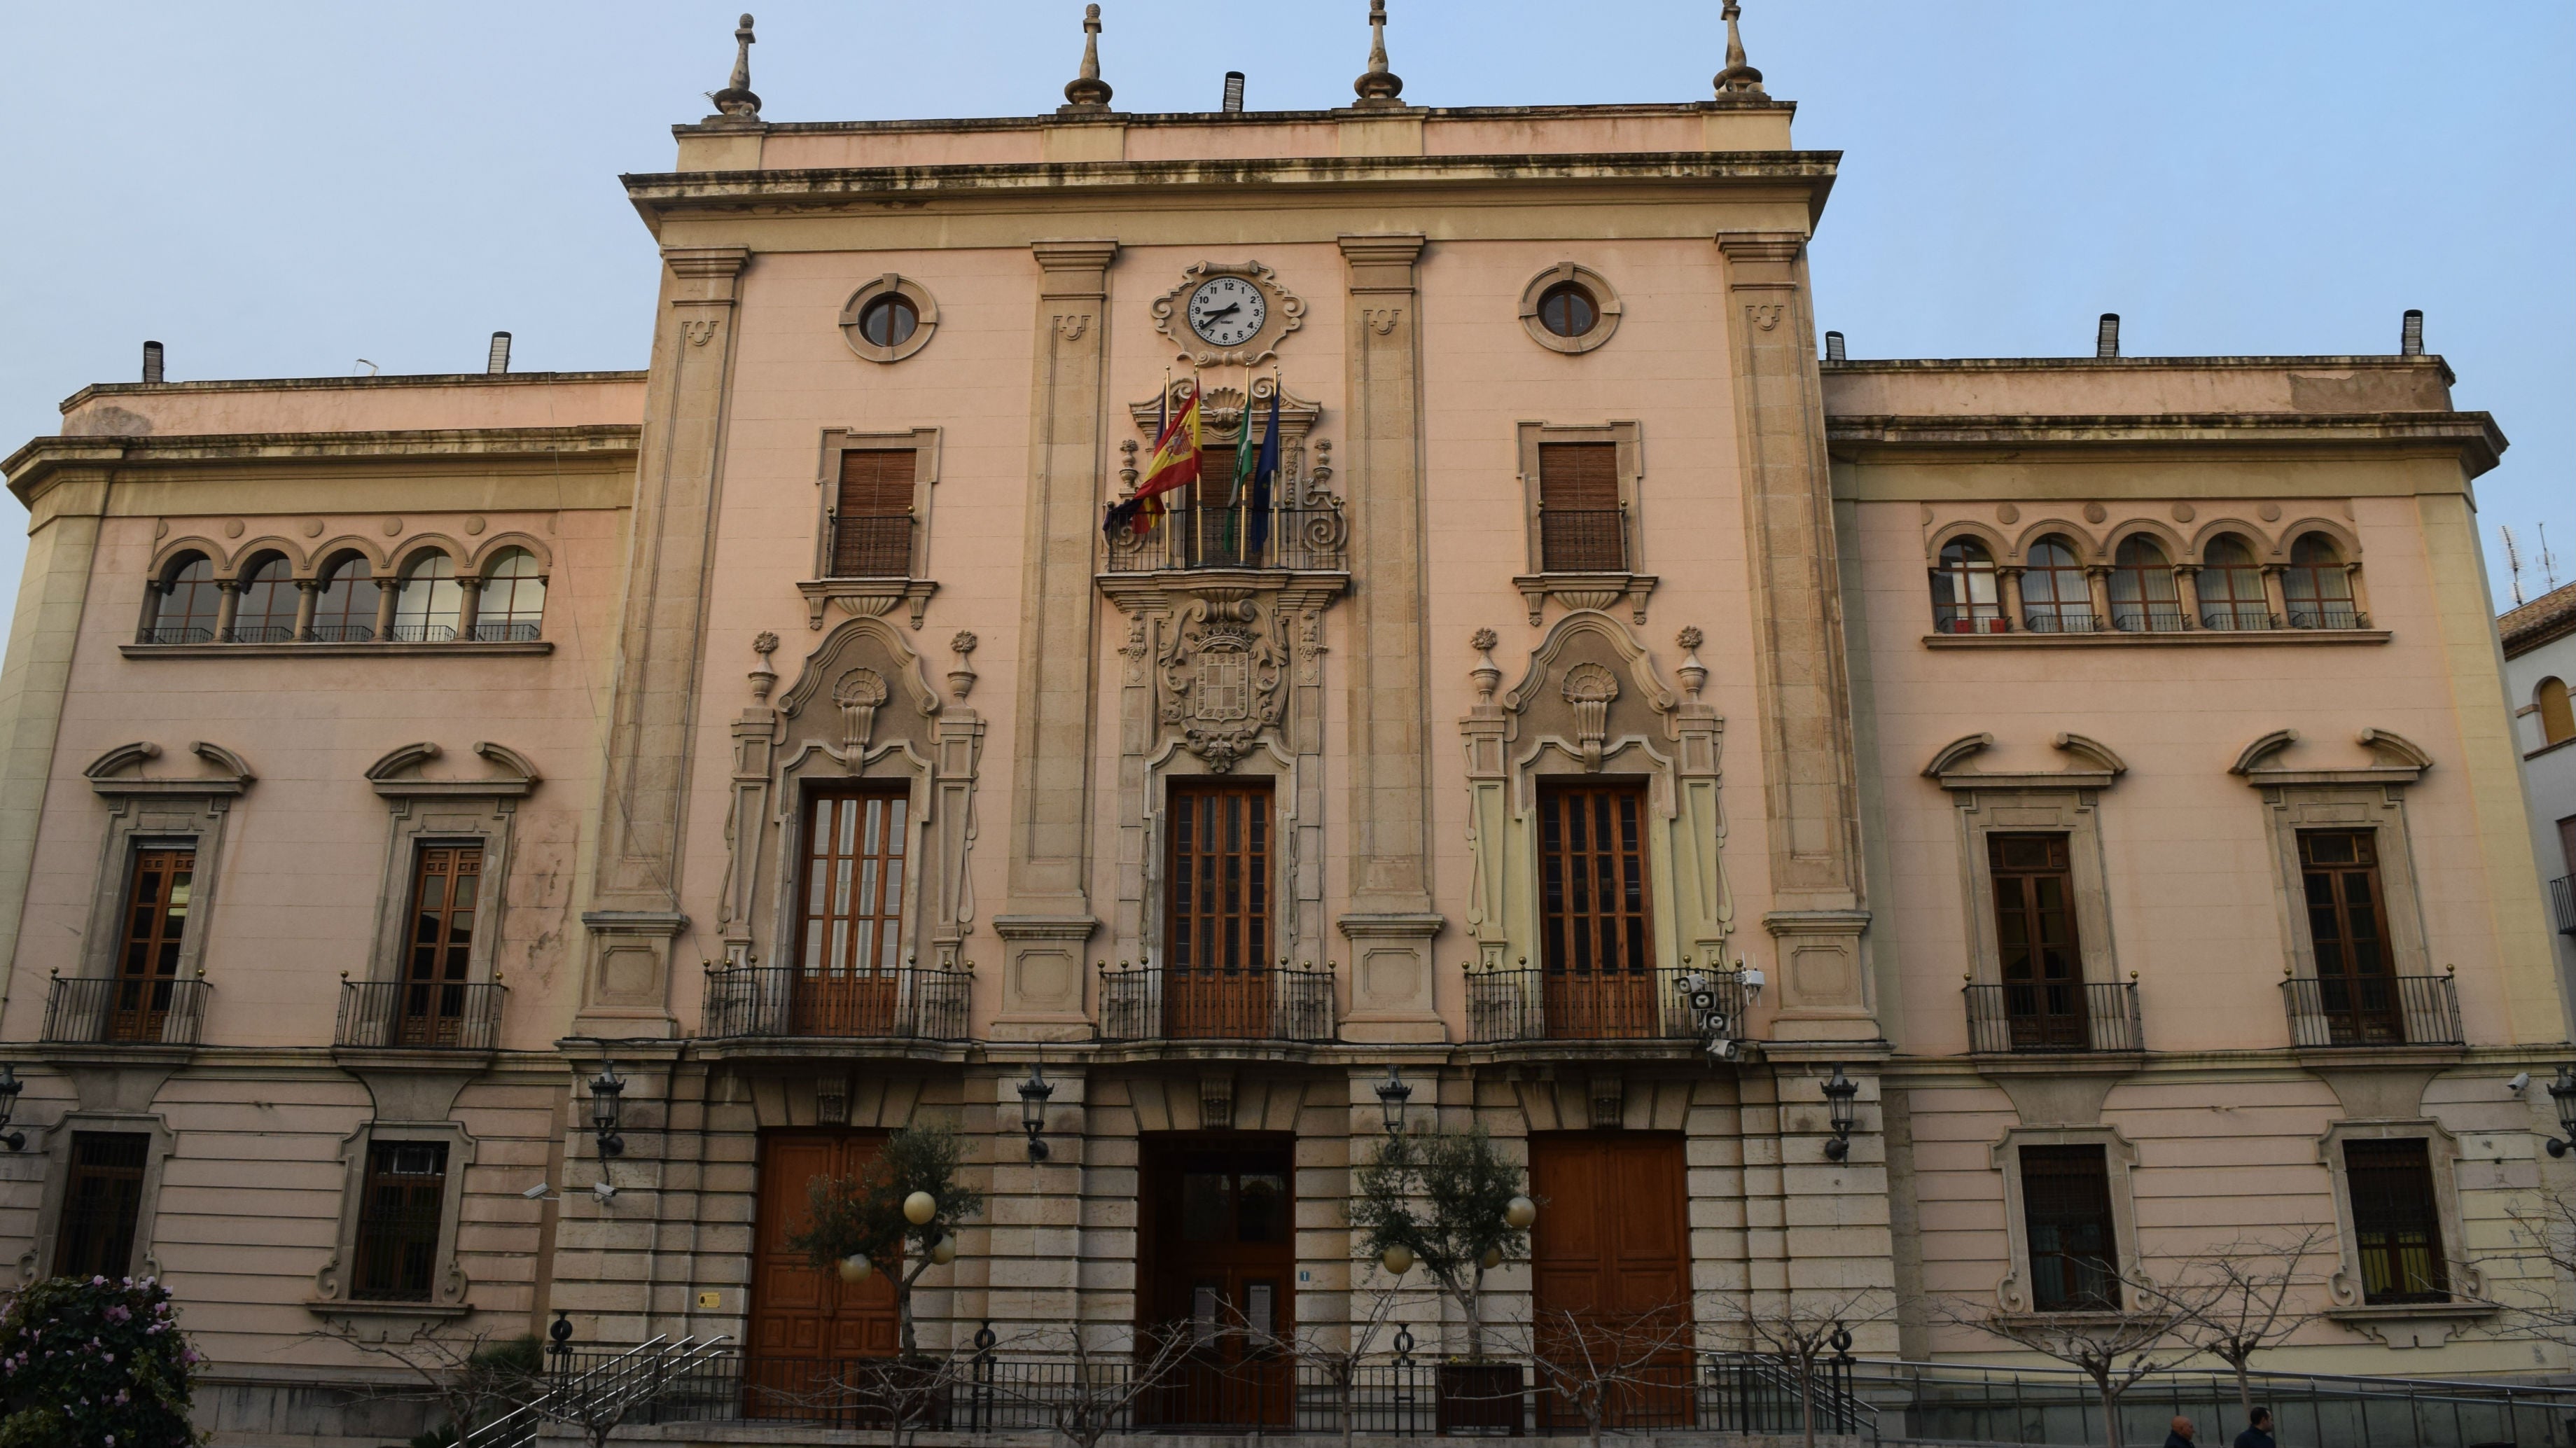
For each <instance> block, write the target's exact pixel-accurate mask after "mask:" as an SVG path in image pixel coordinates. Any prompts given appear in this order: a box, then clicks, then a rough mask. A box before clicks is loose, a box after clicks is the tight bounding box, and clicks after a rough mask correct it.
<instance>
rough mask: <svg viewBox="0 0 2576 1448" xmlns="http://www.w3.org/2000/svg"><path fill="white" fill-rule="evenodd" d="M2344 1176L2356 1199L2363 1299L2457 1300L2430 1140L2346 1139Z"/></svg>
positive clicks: (2354, 1211) (2371, 1301)
mask: <svg viewBox="0 0 2576 1448" xmlns="http://www.w3.org/2000/svg"><path fill="white" fill-rule="evenodd" d="M2343 1177H2344V1189H2345V1190H2346V1191H2347V1192H2349V1193H2350V1194H2351V1197H2352V1231H2353V1238H2354V1242H2353V1246H2354V1248H2355V1250H2356V1252H2357V1254H2358V1255H2359V1257H2360V1258H2361V1294H2362V1301H2364V1302H2366V1303H2369V1304H2371V1305H2372V1306H2377V1305H2379V1304H2381V1303H2386V1302H2448V1301H2450V1299H2451V1284H2450V1273H2449V1272H2448V1270H2447V1269H2446V1267H2445V1264H2444V1263H2443V1261H2442V1219H2441V1213H2440V1210H2439V1208H2438V1207H2437V1206H2436V1205H2435V1202H2434V1196H2433V1164H2432V1161H2431V1160H2430V1158H2429V1156H2428V1154H2427V1152H2426V1150H2425V1147H2424V1143H2423V1141H2422V1139H2420V1138H2418V1139H2415V1140H2411V1141H2350V1140H2348V1141H2346V1142H2344V1144H2343Z"/></svg>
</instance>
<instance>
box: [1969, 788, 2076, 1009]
mask: <svg viewBox="0 0 2576 1448" xmlns="http://www.w3.org/2000/svg"><path fill="white" fill-rule="evenodd" d="M1986 857H1987V865H1988V868H1990V869H1991V870H1992V871H1993V876H1994V885H1995V947H1996V953H1997V956H1998V959H1999V963H2000V964H2001V966H2002V974H2003V991H2002V995H2003V1013H2004V1019H2005V1022H2006V1026H2007V1032H2008V1036H2009V1040H2010V1044H2011V1048H2012V1049H2013V1050H2016V1051H2030V1050H2039V1051H2080V1050H2083V1049H2085V1048H2086V1047H2087V1046H2089V1045H2091V1044H2092V1034H2091V1031H2090V1029H2089V1027H2088V1026H2087V1023H2086V1015H2087V1012H2086V1010H2085V1004H2086V1003H2085V999H2084V958H2083V955H2082V952H2081V951H2080V950H2078V948H2077V946H2076V939H2075V905H2074V898H2073V897H2074V889H2073V881H2072V879H2071V876H2070V873H2069V869H2068V859H2067V840H2066V836H2064V835H2006V834H1990V835H1988V836H1986Z"/></svg>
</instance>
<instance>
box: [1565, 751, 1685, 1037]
mask: <svg viewBox="0 0 2576 1448" xmlns="http://www.w3.org/2000/svg"><path fill="white" fill-rule="evenodd" d="M1645 818H1646V788H1645V786H1644V785H1642V784H1585V785H1551V786H1548V787H1545V788H1542V789H1541V790H1540V791H1539V797H1538V888H1539V929H1540V941H1541V944H1540V952H1541V953H1540V961H1539V965H1540V969H1541V972H1542V974H1541V988H1540V989H1541V997H1540V1004H1541V1008H1542V1009H1544V1010H1545V1011H1546V1013H1547V1023H1548V1034H1549V1035H1550V1036H1554V1037H1566V1038H1573V1039H1587V1038H1627V1037H1639V1036H1651V1035H1653V1034H1655V1030H1656V1024H1655V1022H1656V1017H1655V974H1654V961H1655V940H1654V929H1653V924H1652V920H1653V915H1652V902H1651V900H1650V898H1649V895H1648V890H1647V882H1646V871H1647V859H1646V844H1645Z"/></svg>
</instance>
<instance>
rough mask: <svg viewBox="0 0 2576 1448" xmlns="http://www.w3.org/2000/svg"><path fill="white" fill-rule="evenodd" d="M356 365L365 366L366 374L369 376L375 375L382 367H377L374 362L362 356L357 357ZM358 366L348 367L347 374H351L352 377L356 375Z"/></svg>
mask: <svg viewBox="0 0 2576 1448" xmlns="http://www.w3.org/2000/svg"><path fill="white" fill-rule="evenodd" d="M358 367H364V368H366V369H367V375H368V376H369V377H373V376H376V375H377V374H378V373H379V372H380V371H382V369H381V368H379V367H377V366H376V364H375V363H373V362H370V361H368V360H367V359H366V358H364V357H361V358H359V359H358ZM358 367H352V368H350V369H349V375H350V376H352V377H355V376H357V375H358Z"/></svg>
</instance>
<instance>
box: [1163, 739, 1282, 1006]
mask: <svg viewBox="0 0 2576 1448" xmlns="http://www.w3.org/2000/svg"><path fill="white" fill-rule="evenodd" d="M1271 807H1272V797H1271V787H1270V782H1269V781H1268V780H1227V781H1216V782H1208V783H1201V782H1197V781H1191V782H1187V783H1183V782H1175V783H1174V784H1173V786H1172V792H1171V796H1170V802H1169V809H1168V812H1169V818H1170V827H1169V834H1170V839H1171V845H1170V848H1169V851H1168V854H1167V857H1166V859H1167V864H1166V872H1165V875H1164V879H1165V882H1166V883H1165V889H1164V896H1165V901H1164V911H1163V964H1164V977H1163V1019H1164V1028H1165V1030H1166V1032H1167V1033H1168V1034H1170V1035H1172V1036H1175V1037H1184V1038H1187V1037H1209V1036H1214V1037H1262V1036H1267V1035H1269V1034H1270V1033H1271V1020H1270V1015H1271V982H1270V970H1269V967H1270V964H1271V960H1270V940H1271V919H1270V871H1271V866H1272V861H1271V853H1270V811H1271Z"/></svg>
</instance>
